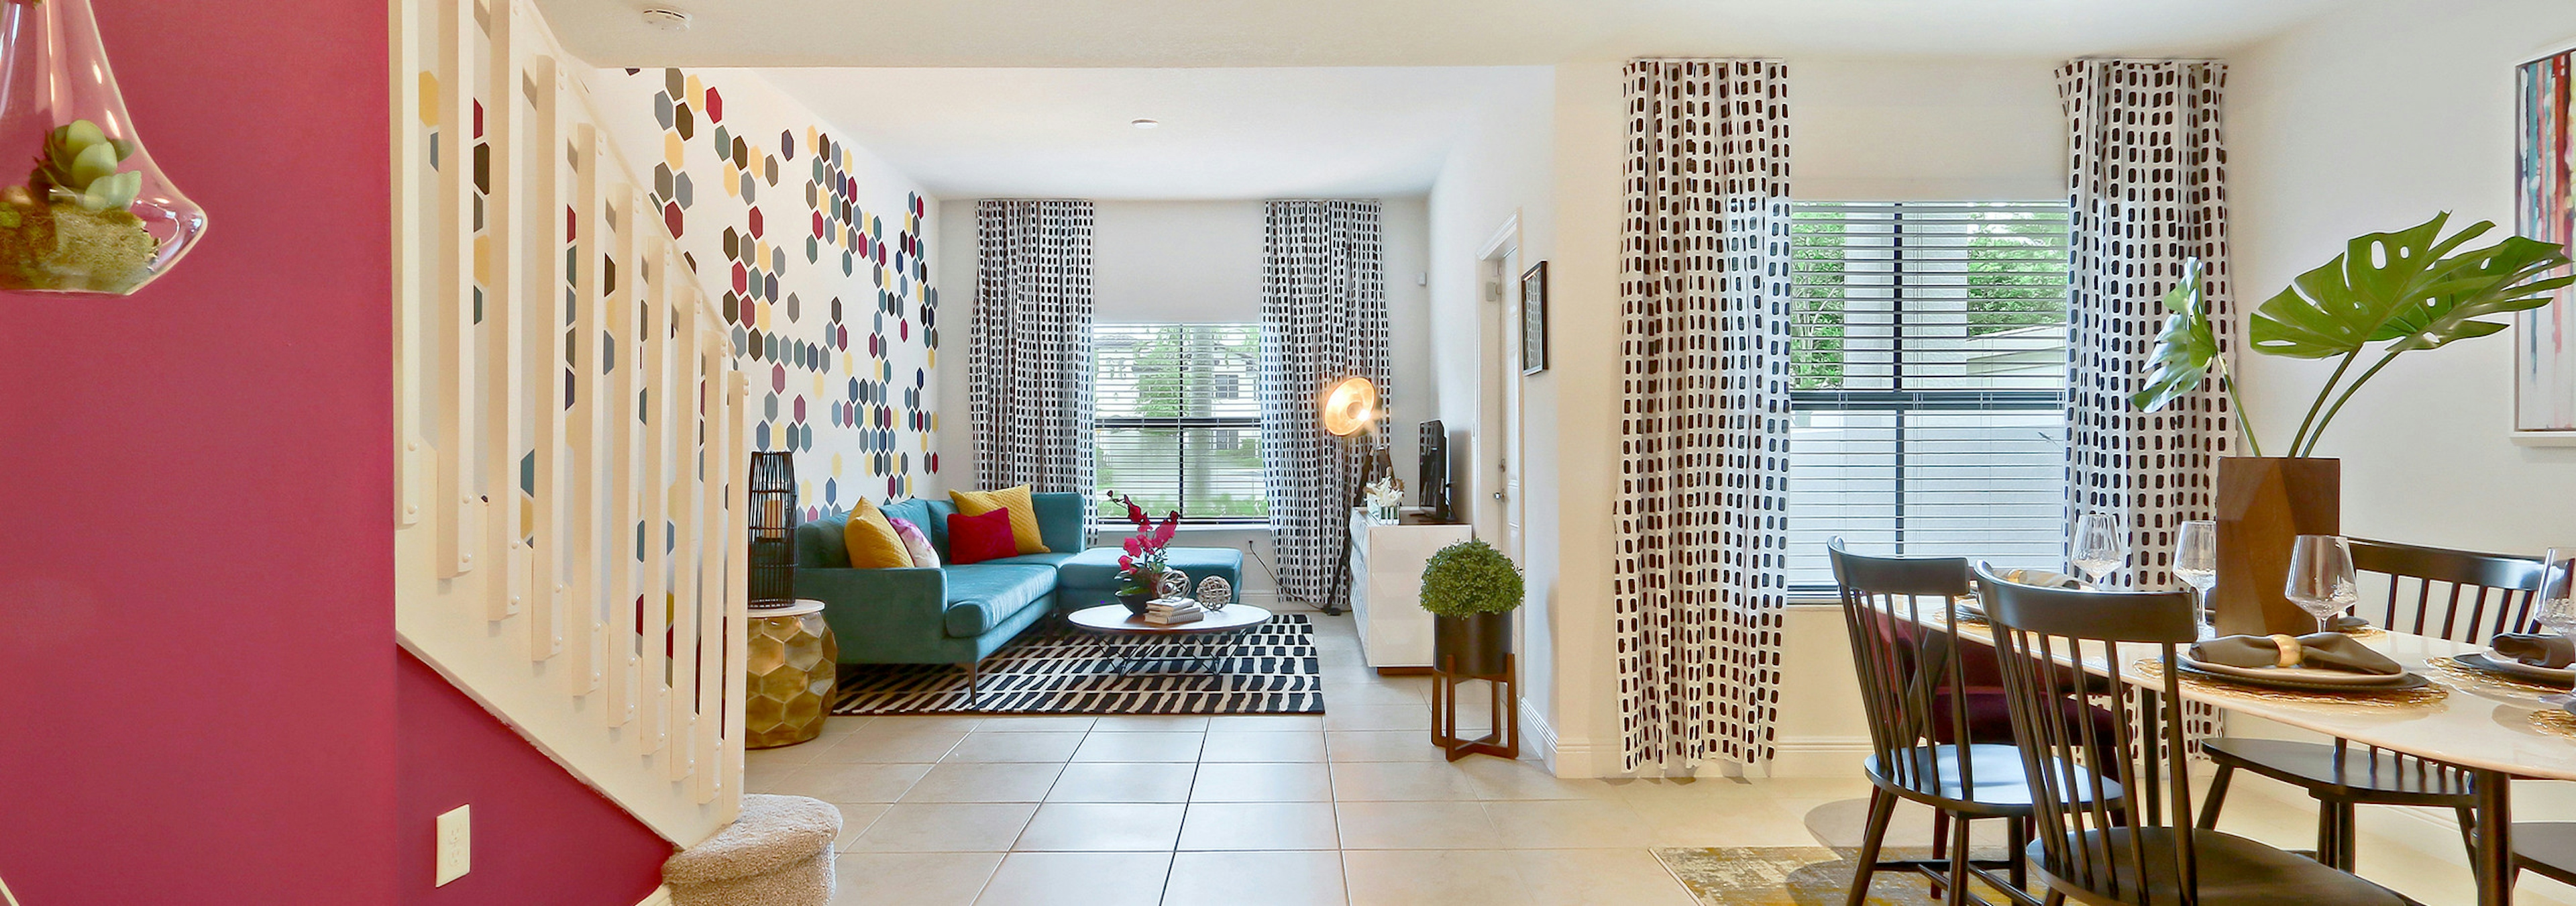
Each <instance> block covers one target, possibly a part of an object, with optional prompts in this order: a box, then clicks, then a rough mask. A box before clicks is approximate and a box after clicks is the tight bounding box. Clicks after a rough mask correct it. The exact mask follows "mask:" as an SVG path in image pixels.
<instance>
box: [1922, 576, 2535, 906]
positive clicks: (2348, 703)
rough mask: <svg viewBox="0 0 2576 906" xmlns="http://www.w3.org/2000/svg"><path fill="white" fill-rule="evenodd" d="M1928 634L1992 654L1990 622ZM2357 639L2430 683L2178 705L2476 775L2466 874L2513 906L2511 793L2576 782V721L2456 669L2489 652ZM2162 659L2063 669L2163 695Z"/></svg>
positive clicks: (2080, 661)
mask: <svg viewBox="0 0 2576 906" xmlns="http://www.w3.org/2000/svg"><path fill="white" fill-rule="evenodd" d="M1946 611H1947V608H1933V609H1926V610H1924V611H1920V612H1918V613H1919V619H1920V620H1921V621H1922V622H1924V623H1935V622H1947V620H1948V614H1947V613H1946ZM1909 616H1912V615H1909ZM1926 628H1930V629H1950V630H1951V631H1953V632H1955V634H1956V635H1957V637H1958V638H1959V639H1961V640H1962V641H1968V642H1975V643H1978V644H1984V645H1989V646H1991V645H1993V644H1994V629H1993V627H1992V626H1991V625H1989V624H1987V623H1985V622H1983V621H1982V620H1975V619H1970V618H1967V617H1962V618H1960V619H1959V620H1958V621H1957V626H1956V627H1955V628H1952V627H1943V626H1939V625H1929V626H1927V627H1926ZM2355 636H2356V638H2358V640H2359V641H2361V642H2362V644H2364V645H2366V646H2368V647H2370V648H2371V649H2373V650H2376V651H2378V652H2380V653H2382V654H2385V655H2388V656H2389V657H2390V658H2393V659H2395V660H2396V661H2397V662H2398V664H2400V665H2401V666H2403V667H2405V668H2406V669H2407V670H2408V671H2410V672H2414V673H2419V674H2423V675H2425V676H2426V677H2428V678H2429V679H2431V680H2432V684H2431V685H2428V686H2426V687H2424V688H2422V689H2419V690H2415V691H2414V692H2413V693H2411V694H2406V695H2403V696H2390V695H2385V694H2361V695H2351V694H2344V693H2331V692H2286V691H2283V690H2276V689H2271V688H2260V689H2258V688H2255V687H2251V686H2245V685H2240V684H2236V683H2231V682H2226V681H2221V680H2212V679H2202V678H2200V677H2197V676H2188V675H2187V676H2185V677H2183V678H2182V680H2181V681H2180V684H2179V685H2180V691H2181V695H2182V698H2183V700H2185V701H2189V702H2199V703H2203V704H2206V705H2209V706H2211V707H2214V708H2218V709H2221V710H2223V711H2227V712H2229V713H2233V714H2241V715H2245V716H2247V717H2257V718H2262V719H2264V720H2269V721H2272V722H2275V723H2279V724H2282V725H2285V726H2290V727H2296V728H2298V729H2301V730H2307V731H2310V732H2314V733H2321V734H2324V735H2327V736H2332V737H2336V738H2339V739H2343V740H2347V741H2349V742H2350V743H2352V744H2355V745H2362V746H2375V747H2377V748H2380V749H2384V750H2387V751H2390V752H2397V753H2402V754H2406V755H2412V756H2415V757H2417V758H2424V759H2429V760H2432V761H2438V762H2443V763H2446V764H2451V765H2455V766H2458V767H2459V768H2461V769H2463V770H2466V771H2468V772H2470V773H2471V775H2472V776H2473V777H2474V778H2475V783H2476V789H2477V810H2476V812H2477V827H2476V831H2477V834H2476V836H2477V847H2476V850H2477V851H2476V857H2475V860H2474V864H2472V865H2470V866H2469V867H2470V869H2471V870H2472V871H2474V872H2475V873H2476V877H2477V888H2478V891H2477V892H2478V896H2477V901H2478V904H2479V906H2506V904H2509V903H2511V902H2512V899H2513V888H2512V885H2513V876H2514V872H2513V841H2512V834H2513V810H2512V794H2513V789H2512V782H2513V781H2514V780H2516V779H2532V780H2576V715H2570V714H2567V713H2566V712H2564V711H2562V710H2560V706H2559V705H2558V704H2554V703H2550V702H2544V701H2543V700H2542V699H2543V698H2544V697H2549V696H2551V695H2552V692H2551V691H2550V690H2547V689H2544V688H2541V687H2538V686H2534V685H2529V684H2526V683H2520V682H2515V681H2513V680H2510V679H2505V678H2501V677H2494V678H2490V677H2488V676H2486V675H2483V674H2479V673H2476V672H2475V671H2471V670H2469V669H2468V668H2466V667H2459V666H2453V665H2451V664H2450V663H2448V661H2449V659H2450V658H2451V657H2452V656H2454V655H2460V654H2467V653H2471V652H2477V651H2482V650H2484V646H2481V645H2472V644H2466V643H2461V642H2453V641H2450V640H2447V639H2441V638H2435V637H2428V636H2420V635H2411V634H2408V633H2403V632H2393V631H2387V630H2382V629H2377V628H2371V629H2366V630H2363V631H2360V632H2357V633H2355ZM2158 650H2161V649H2159V648H2157V646H2150V645H2123V646H2121V647H2120V649H2119V657H2120V659H2121V660H2123V661H2126V663H2118V664H2114V663H2112V662H2111V661H2110V658H2109V657H2108V656H2107V654H2106V652H2105V651H2104V650H2103V649H2102V647H2101V646H2099V645H2093V644H2088V645H2086V646H2084V647H2082V648H2080V649H2078V650H2077V651H2076V652H2075V653H2074V655H2073V656H2067V657H2061V658H2059V660H2060V661H2061V662H2062V663H2066V664H2069V665H2071V666H2076V667H2080V668H2081V669H2083V670H2085V671H2086V672H2088V673H2092V674H2094V675H2097V676H2107V675H2111V674H2112V673H2113V672H2115V671H2116V672H2117V674H2118V675H2119V676H2120V677H2121V678H2122V679H2123V680H2125V681H2127V682H2129V683H2132V684H2139V685H2142V686H2143V687H2144V688H2146V689H2149V690H2154V689H2159V688H2162V686H2163V677H2161V676H2160V675H2159V674H2160V673H2161V671H2162V669H2163V668H2162V665H2161V664H2160V663H2159V662H2158V661H2157V660H2156V659H2153V658H2150V657H2147V655H2148V654H2149V653H2150V652H2153V651H2158ZM2562 700H2563V698H2562Z"/></svg>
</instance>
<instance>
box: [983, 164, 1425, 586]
mask: <svg viewBox="0 0 2576 906" xmlns="http://www.w3.org/2000/svg"><path fill="white" fill-rule="evenodd" d="M1384 202H1385V207H1384V213H1383V221H1382V226H1383V230H1384V239H1383V241H1384V248H1383V255H1384V261H1385V266H1386V298H1387V317H1388V325H1387V327H1388V343H1389V345H1390V347H1391V353H1392V355H1393V359H1394V365H1395V368H1394V374H1393V375H1392V384H1391V386H1390V387H1389V388H1388V404H1387V408H1388V411H1389V414H1390V415H1391V416H1392V418H1393V419H1394V423H1395V430H1394V432H1393V434H1394V436H1393V438H1392V440H1393V446H1394V453H1393V455H1394V461H1395V463H1396V472H1397V475H1398V476H1399V477H1405V478H1407V480H1408V482H1407V483H1408V485H1409V484H1410V476H1411V475H1412V474H1413V463H1414V461H1415V456H1416V452H1415V451H1416V449H1417V447H1418V445H1419V441H1418V438H1417V435H1416V433H1415V430H1414V428H1415V425H1416V423H1419V422H1421V421H1422V420H1424V419H1429V418H1437V417H1439V416H1438V415H1437V413H1438V412H1439V411H1440V410H1439V403H1438V399H1439V397H1438V386H1439V385H1438V384H1437V382H1435V381H1434V380H1433V379H1432V373H1431V324H1432V319H1431V313H1430V307H1429V301H1428V295H1429V290H1428V289H1427V288H1426V287H1424V286H1423V285H1422V284H1421V282H1420V281H1421V279H1422V275H1423V273H1424V269H1425V262H1426V259H1427V255H1428V249H1427V245H1428V242H1429V233H1428V223H1427V221H1428V218H1429V214H1428V208H1427V203H1428V202H1427V200H1426V199H1424V198H1422V197H1420V196H1415V197H1409V198H1387V199H1384ZM1095 205H1096V207H1095V210H1094V214H1093V222H1092V274H1091V277H1092V295H1093V300H1094V301H1093V305H1094V309H1093V316H1094V317H1095V318H1096V319H1097V320H1099V321H1102V322H1106V323H1117V322H1150V321H1184V322H1244V321H1259V320H1260V319H1261V260H1262V203H1261V202H1259V201H1100V202H1096V203H1095ZM936 220H937V222H938V226H939V230H940V233H939V241H940V243H941V247H942V248H946V249H948V250H949V252H948V253H947V254H946V255H944V256H943V257H941V258H939V259H937V260H935V261H934V262H933V267H934V268H936V270H937V276H938V279H939V280H940V281H941V284H940V285H942V286H950V287H958V288H959V289H957V290H954V291H952V292H950V293H949V294H947V295H945V296H943V297H942V301H943V302H944V303H945V304H946V305H948V306H949V310H948V311H947V312H945V313H944V314H946V315H947V316H948V320H947V321H944V322H942V323H943V325H946V326H947V327H948V329H949V330H951V331H953V333H950V334H949V335H948V336H949V337H951V338H952V339H953V342H952V343H951V344H950V345H949V347H948V349H947V350H945V353H944V354H943V355H942V356H941V357H940V360H939V375H940V379H939V387H940V394H941V396H940V412H941V418H940V421H939V432H938V443H939V449H940V451H941V452H940V464H941V467H942V468H941V472H940V477H941V478H942V479H943V480H945V481H946V482H947V484H946V485H945V487H948V488H968V487H972V486H974V483H975V480H976V477H975V465H974V463H975V446H974V435H973V428H972V425H971V424H970V418H969V416H968V414H967V412H968V410H967V406H968V403H969V400H968V396H967V386H966V342H967V340H966V337H967V335H968V334H967V332H968V327H967V326H966V318H967V317H968V312H970V311H971V310H972V309H973V307H974V295H973V293H974V289H973V287H974V286H975V202H974V201H973V200H957V201H948V202H943V203H942V204H941V205H940V216H939V217H938V218H936ZM1107 531H1108V532H1109V533H1110V534H1115V532H1116V530H1115V527H1111V528H1110V529H1108V530H1107ZM1181 543H1183V544H1187V545H1193V546H1204V547H1233V548H1239V549H1244V550H1246V551H1248V553H1249V556H1248V557H1247V560H1246V562H1245V564H1244V594H1245V597H1246V598H1247V599H1251V600H1259V601H1267V600H1270V599H1272V598H1273V597H1274V596H1275V595H1276V588H1277V586H1276V585H1275V584H1274V583H1273V582H1272V580H1271V576H1270V574H1269V571H1268V570H1267V569H1265V568H1264V566H1263V564H1264V563H1267V564H1276V563H1278V557H1277V556H1276V555H1275V554H1274V553H1272V551H1271V548H1270V533H1269V532H1268V531H1267V530H1245V529H1228V528H1215V527H1210V528H1195V529H1188V530H1186V536H1185V537H1184V538H1183V540H1182V541H1181ZM1256 560H1257V561H1258V562H1255V561H1256Z"/></svg>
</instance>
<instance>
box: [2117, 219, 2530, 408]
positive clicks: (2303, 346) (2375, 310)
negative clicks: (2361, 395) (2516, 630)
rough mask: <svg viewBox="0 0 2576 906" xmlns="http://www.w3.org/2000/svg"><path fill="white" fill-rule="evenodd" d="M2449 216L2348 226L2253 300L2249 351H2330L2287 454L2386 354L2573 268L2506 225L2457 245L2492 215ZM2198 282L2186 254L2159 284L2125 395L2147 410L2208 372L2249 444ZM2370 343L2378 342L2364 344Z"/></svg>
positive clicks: (2521, 302) (2309, 354) (2435, 343)
mask: <svg viewBox="0 0 2576 906" xmlns="http://www.w3.org/2000/svg"><path fill="white" fill-rule="evenodd" d="M2450 220H2451V215H2450V213H2449V212H2444V213H2442V214H2440V215H2437V216H2435V217H2434V218H2433V219H2432V220H2429V221H2425V222H2424V223H2421V224H2418V225H2416V226H2414V227H2412V228H2409V229H2404V230H2399V231H2397V232H2393V233H2371V234H2368V235H2365V236H2361V237H2358V238H2355V239H2353V240H2352V241H2351V242H2350V243H2348V244H2347V245H2346V247H2345V249H2344V253H2343V254H2341V255H2336V256H2335V258H2334V260H2332V261H2328V262H2326V263H2325V264H2324V265H2321V266H2319V267H2318V268H2316V269H2315V270H2311V271H2309V272H2307V273H2304V274H2300V275H2299V276H2298V278H2297V279H2296V280H2293V281H2291V284H2290V286H2289V287H2287V288H2285V289H2283V290H2281V292H2280V293H2278V294H2276V295H2274V296H2273V297H2272V298H2270V299H2266V300H2264V302H2263V304H2262V305H2259V306H2257V307H2255V309H2254V314H2253V317H2252V318H2251V319H2249V323H2248V325H2247V333H2248V334H2249V335H2250V336H2249V338H2250V339H2251V341H2252V345H2253V347H2254V351H2256V352H2259V353H2262V354H2264V355H2275V356H2285V357H2288V358H2294V359H2337V360H2338V361H2336V362H2335V368H2334V372H2333V373H2332V374H2330V375H2328V376H2327V377H2326V383H2325V386H2324V387H2322V388H2320V389H2319V390H2318V391H2317V398H2316V400H2315V401H2314V402H2312V403H2310V404H2309V405H2308V411H2307V414H2306V415H2305V416H2304V417H2302V418H2300V419H2299V429H2298V431H2297V432H2296V433H2294V434H2292V435H2291V436H2290V448H2289V451H2288V452H2289V455H2291V456H2293V457H2304V456H2309V455H2311V454H2313V453H2315V452H2316V448H2317V439H2318V438H2319V437H2321V436H2323V435H2324V434H2325V430H2326V425H2328V424H2329V423H2331V422H2333V421H2334V417H2335V414H2336V413H2338V412H2341V411H2343V407H2344V404H2345V403H2347V402H2350V401H2351V400H2352V397H2353V394H2354V393H2356V392H2358V391H2360V390H2361V387H2362V385H2363V384H2366V383H2369V381H2370V379H2371V378H2373V377H2376V376H2378V375H2379V372H2380V370H2381V369H2383V368H2387V367H2388V363H2390V362H2393V361H2396V359H2397V357H2398V356H2400V355H2403V354H2405V353H2408V352H2413V351H2415V350H2418V349H2435V348H2439V347H2442V346H2447V345H2450V344H2452V343H2456V342H2458V341H2461V340H2467V339H2474V338H2477V337H2483V336H2486V335H2488V334H2492V333H2500V332H2502V331H2503V330H2504V329H2505V327H2506V326H2507V324H2506V323H2505V322H2504V321H2501V320H2486V319H2488V318H2491V317H2493V316H2496V315H2502V314H2506V313H2509V312H2516V311H2524V310H2527V309H2533V308H2539V307H2541V306H2543V305H2547V304H2549V301H2550V298H2551V293H2553V292H2554V291H2556V290H2558V289H2560V288H2562V287H2565V286H2568V285H2569V284H2571V283H2576V277H2571V276H2567V275H2565V274H2563V273H2558V272H2559V271H2560V269H2561V268H2564V267H2565V266H2566V265H2567V264H2568V255H2567V249H2566V248H2565V247H2563V246H2559V245H2554V244H2551V243H2547V242H2542V241H2540V240H2537V239H2527V238H2524V237H2521V236H2507V237H2505V238H2504V239H2503V240H2502V241H2499V242H2497V243H2495V244H2494V245H2489V246H2483V247H2480V248H2474V249H2468V250H2466V251H2463V250H2461V246H2465V245H2467V244H2469V242H2470V240H2473V239H2476V238H2478V237H2479V236H2483V235H2485V234H2486V233H2487V232H2488V231H2489V230H2492V229H2494V228H2495V224H2494V223H2493V222H2490V221H2480V222H2478V223H2477V224H2475V225H2472V226H2469V227H2467V228H2465V229H2462V230H2460V231H2459V232H2456V233H2452V234H2450V235H2449V236H2444V235H2442V229H2443V227H2444V226H2446V225H2448V224H2449V223H2450ZM2205 292H2206V291H2205V287H2204V285H2203V280H2202V274H2201V269H2200V265H2199V263H2198V262H2193V263H2191V264H2189V265H2187V271H2186V274H2185V276H2184V279H2183V280H2182V282H2180V283H2178V284H2176V285H2175V286H2174V289H2173V291H2172V292H2169V293H2167V294H2165V310H2166V312H2167V313H2168V315H2167V317H2166V319H2165V328H2164V333H2163V334H2162V335H2161V336H2159V337H2157V340H2156V357H2155V371H2154V372H2153V373H2152V374H2150V375H2149V376H2148V378H2147V384H2146V387H2145V388H2144V389H2142V390H2139V391H2138V392H2137V394H2136V395H2135V396H2134V397H2132V398H2131V403H2132V404H2133V405H2135V406H2137V407H2138V408H2139V409H2140V410H2143V411H2147V412H2154V411H2157V410H2159V409H2162V408H2164V407H2166V406H2167V405H2170V404H2172V403H2173V401H2175V400H2177V399H2180V398H2181V397H2183V396H2185V395H2187V394H2190V393H2192V392H2193V391H2195V390H2198V389H2199V388H2200V385H2201V382H2202V381H2203V380H2205V379H2207V378H2211V377H2215V378H2217V380H2218V385H2219V388H2220V389H2221V390H2222V391H2223V392H2225V393H2226V394H2227V395H2228V397H2229V401H2230V402H2232V403H2234V404H2235V406H2236V412H2237V416H2238V417H2237V419H2236V425H2237V430H2238V431H2239V432H2240V434H2241V436H2242V437H2243V438H2244V439H2245V445H2246V449H2247V450H2248V451H2250V452H2252V453H2253V454H2254V455H2256V456H2261V455H2263V453H2262V448H2261V446H2259V445H2258V444H2257V442H2256V440H2255V437H2254V434H2253V429H2252V428H2251V427H2250V426H2248V425H2247V423H2246V421H2247V420H2246V418H2245V406H2244V403H2243V401H2242V400H2240V399H2238V398H2237V396H2236V386H2235V381H2234V380H2233V379H2232V377H2231V376H2230V375H2229V374H2228V372H2227V359H2226V357H2225V356H2222V355H2220V354H2219V350H2218V338H2217V335H2216V333H2215V332H2214V331H2213V330H2212V329H2211V327H2210V323H2209V303H2208V298H2207V296H2206V294H2205ZM2373 344H2381V345H2378V347H2377V349H2376V350H2374V349H2373V348H2372V346H2373ZM2374 351H2375V352H2376V358H2374V359H2372V361H2371V362H2370V364H2369V367H2367V368H2364V369H2362V371H2361V373H2360V374H2359V375H2358V376H2351V377H2349V379H2347V376H2348V375H2351V372H2352V367H2353V365H2354V364H2356V363H2358V362H2360V361H2361V360H2362V358H2363V357H2364V356H2365V355H2368V354H2371V353H2373V352H2374Z"/></svg>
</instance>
